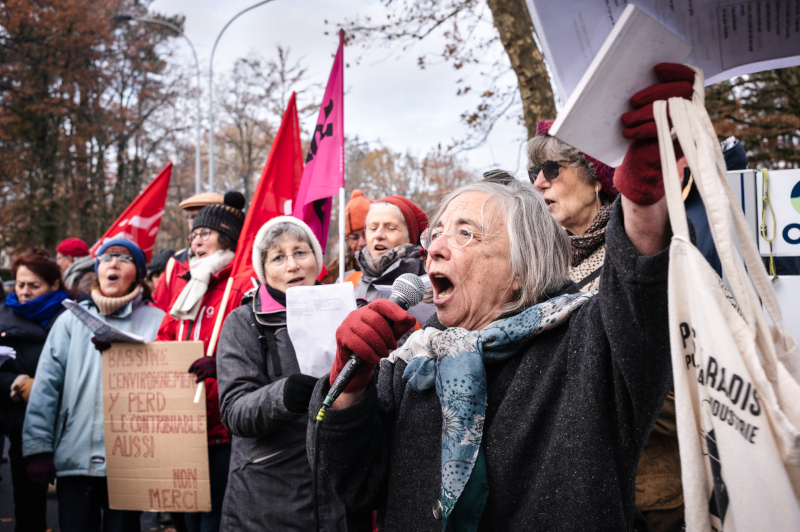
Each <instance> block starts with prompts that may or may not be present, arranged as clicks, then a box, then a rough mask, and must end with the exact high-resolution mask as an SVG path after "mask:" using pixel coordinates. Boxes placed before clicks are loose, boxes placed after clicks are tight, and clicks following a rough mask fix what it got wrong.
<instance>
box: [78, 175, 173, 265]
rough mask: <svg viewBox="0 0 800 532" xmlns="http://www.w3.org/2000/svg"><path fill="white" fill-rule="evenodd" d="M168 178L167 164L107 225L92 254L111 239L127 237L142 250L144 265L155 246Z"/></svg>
mask: <svg viewBox="0 0 800 532" xmlns="http://www.w3.org/2000/svg"><path fill="white" fill-rule="evenodd" d="M171 177H172V163H167V166H165V167H164V169H163V170H161V172H159V173H158V176H156V178H155V179H153V180H152V181H151V182H150V184H149V185H147V187H146V188H145V189H144V190H143V191H142V193H141V194H139V195H138V196H136V199H134V200H133V202H131V204H130V205H128V208H127V209H125V211H124V212H123V213H122V214H121V215H120V217H119V218H117V220H116V221H115V222H114V223H113V224H111V227H109V228H108V230H107V231H106V232H105V234H104V235H103V236H102V237H101V238H100V240H98V241H97V242H95V244H94V245H93V246H92V248H91V250H90V251H91V253H92V255H94V254H95V253H96V252H97V249H98V248H99V247H100V246H102V245H103V243H105V242H107V241H109V240H112V239H114V238H127V239H128V240H132V241H133V242H136V245H137V246H139V247H140V248H142V251H144V255H145V258H146V259H147V262H150V255H152V253H153V246H155V244H156V237H157V236H158V228H159V227H160V226H161V217H162V216H163V215H164V204H165V203H166V201H167V192H168V191H169V181H170V178H171Z"/></svg>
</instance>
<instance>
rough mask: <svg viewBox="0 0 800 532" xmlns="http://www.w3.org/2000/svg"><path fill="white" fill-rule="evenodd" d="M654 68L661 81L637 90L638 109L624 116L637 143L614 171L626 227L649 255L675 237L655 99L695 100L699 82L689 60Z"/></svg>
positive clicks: (634, 101) (638, 247)
mask: <svg viewBox="0 0 800 532" xmlns="http://www.w3.org/2000/svg"><path fill="white" fill-rule="evenodd" d="M654 70H655V73H656V77H658V80H659V83H656V84H655V85H651V86H650V87H647V88H646V89H644V90H641V91H639V92H637V93H636V94H635V95H633V97H632V98H631V100H630V103H631V105H632V106H633V108H634V110H633V111H630V112H628V113H625V114H623V115H622V123H623V125H624V126H625V129H623V131H622V135H623V136H624V137H625V138H627V139H630V140H632V141H633V142H632V143H631V146H630V148H628V152H627V153H626V154H625V159H624V160H623V162H622V165H621V166H620V167H619V168H617V170H616V172H615V173H614V186H615V187H616V188H617V190H619V191H620V193H621V194H622V212H623V215H624V217H625V232H626V233H627V235H628V239H629V240H630V242H631V244H633V247H634V248H636V250H637V251H638V252H639V253H641V254H642V255H645V256H651V255H655V254H656V253H658V252H659V251H661V250H662V249H664V248H666V247H667V246H668V245H669V240H670V237H671V236H672V231H671V230H670V227H669V217H668V215H667V204H666V201H665V199H664V181H663V175H662V168H661V156H660V152H659V148H658V134H657V131H656V125H655V120H654V118H653V102H655V101H657V100H668V99H669V98H675V97H680V98H686V99H691V97H692V91H693V82H694V71H693V70H692V69H690V68H689V67H687V66H684V65H678V64H674V63H660V64H658V65H656V66H655V68H654ZM675 148H676V150H675V151H676V157H680V156H681V151H680V147H678V145H677V143H675ZM674 178H675V179H680V176H677V175H676V176H674Z"/></svg>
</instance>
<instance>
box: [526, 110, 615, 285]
mask: <svg viewBox="0 0 800 532" xmlns="http://www.w3.org/2000/svg"><path fill="white" fill-rule="evenodd" d="M552 125H553V121H552V120H542V121H541V122H539V124H538V125H537V128H536V136H535V137H534V138H532V139H531V140H530V142H529V143H528V177H529V178H530V180H531V183H533V186H534V187H536V189H537V190H538V191H539V192H541V193H542V196H544V201H545V203H546V204H547V208H548V210H549V211H550V214H551V215H552V216H553V218H555V220H556V221H557V222H558V223H559V224H561V226H562V227H563V228H564V229H566V230H567V233H568V234H569V240H570V243H571V244H572V259H571V261H570V269H569V276H570V279H572V280H573V281H574V282H575V283H577V284H578V287H579V288H580V289H581V290H582V291H588V290H597V288H598V287H599V286H600V269H601V268H602V266H603V260H604V259H605V256H606V245H605V242H606V238H605V236H606V225H607V224H608V220H609V218H610V215H611V203H612V202H613V201H614V199H615V198H616V197H617V194H618V192H617V189H616V188H614V169H613V168H609V167H608V166H606V165H605V164H603V163H601V162H600V161H598V160H597V159H594V158H592V157H590V156H588V155H586V154H585V153H583V152H581V151H579V150H577V149H575V148H573V147H572V146H570V145H568V144H566V143H564V142H562V141H560V140H558V139H557V138H555V137H551V136H549V135H547V131H548V130H549V129H550V126H552Z"/></svg>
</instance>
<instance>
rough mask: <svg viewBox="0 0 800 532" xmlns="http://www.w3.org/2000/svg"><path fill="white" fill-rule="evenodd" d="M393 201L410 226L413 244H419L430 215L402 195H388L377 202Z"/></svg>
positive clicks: (410, 238)
mask: <svg viewBox="0 0 800 532" xmlns="http://www.w3.org/2000/svg"><path fill="white" fill-rule="evenodd" d="M384 202H385V203H391V204H392V205H394V206H396V207H397V208H398V209H400V212H401V213H402V214H403V218H405V220H406V227H408V238H409V240H411V243H412V244H419V235H421V234H422V232H423V231H424V230H425V229H427V228H428V216H427V215H426V214H425V212H424V211H423V210H422V209H420V208H419V207H417V205H416V204H415V203H414V202H413V201H411V200H409V199H407V198H403V197H401V196H386V197H385V198H381V199H379V200H378V201H376V202H375V203H384Z"/></svg>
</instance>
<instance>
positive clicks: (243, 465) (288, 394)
mask: <svg viewBox="0 0 800 532" xmlns="http://www.w3.org/2000/svg"><path fill="white" fill-rule="evenodd" d="M252 261H253V262H252V264H253V269H254V270H255V273H256V275H257V276H258V280H259V282H260V286H259V287H258V289H257V290H256V291H255V292H254V293H252V294H248V295H247V296H245V298H244V299H243V301H242V305H241V306H240V307H239V308H237V309H236V310H234V311H233V312H231V314H230V316H228V319H227V320H226V322H225V327H223V329H222V335H221V337H220V342H219V350H218V352H217V360H218V364H217V368H218V369H217V371H218V378H219V396H220V410H221V411H222V421H223V423H224V424H225V426H226V427H227V428H228V431H229V432H230V434H231V435H232V439H233V451H232V455H231V465H230V473H229V476H228V489H227V492H226V494H225V503H224V505H223V510H222V530H223V531H239V530H269V531H272V532H278V531H290V530H291V531H306V530H314V513H313V510H312V508H313V507H312V490H311V468H310V467H309V466H308V459H307V458H306V454H305V435H306V425H307V422H308V402H309V400H310V399H311V392H312V391H313V389H314V385H315V384H316V383H317V379H316V378H315V377H312V376H310V375H304V374H302V373H300V367H299V365H298V362H297V356H296V355H295V351H294V347H293V345H292V340H291V338H290V337H289V334H288V332H287V329H286V291H287V290H288V289H289V288H291V287H293V286H313V285H315V284H320V283H319V282H318V281H317V280H316V279H317V277H318V276H319V273H320V271H321V270H322V264H323V262H322V249H321V247H320V244H319V242H318V241H317V238H316V237H315V236H314V233H313V232H312V231H311V229H310V228H309V227H308V226H307V225H306V224H305V223H304V222H303V221H302V220H298V219H297V218H294V217H291V216H280V217H277V218H273V219H272V220H270V221H269V222H267V223H266V224H264V225H263V226H262V227H261V229H260V230H259V231H258V234H257V235H256V238H255V240H254V242H253V258H252ZM312 319H313V318H312ZM318 502H319V508H320V517H321V522H320V530H323V531H329V532H333V531H336V530H345V511H344V506H343V505H342V504H341V503H340V502H338V501H336V500H335V499H334V498H333V496H331V495H330V494H329V493H327V492H325V491H324V490H319V492H318ZM348 530H350V529H348Z"/></svg>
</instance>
